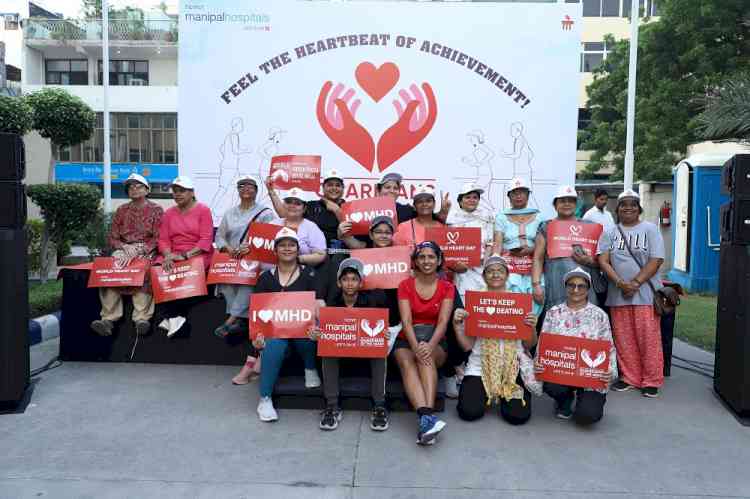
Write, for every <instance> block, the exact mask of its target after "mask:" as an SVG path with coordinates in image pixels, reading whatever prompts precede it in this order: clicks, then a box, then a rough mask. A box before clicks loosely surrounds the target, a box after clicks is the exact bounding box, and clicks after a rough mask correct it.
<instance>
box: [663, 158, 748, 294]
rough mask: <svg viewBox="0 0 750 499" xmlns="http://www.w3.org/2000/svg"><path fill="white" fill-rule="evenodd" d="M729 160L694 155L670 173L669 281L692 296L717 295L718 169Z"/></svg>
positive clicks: (720, 197) (721, 199) (722, 199)
mask: <svg viewBox="0 0 750 499" xmlns="http://www.w3.org/2000/svg"><path fill="white" fill-rule="evenodd" d="M732 156H733V153H726V154H721V153H719V154H696V155H694V156H690V157H689V158H686V159H684V160H682V161H680V162H679V163H678V164H677V166H675V167H674V168H673V169H672V174H673V178H674V194H673V202H672V206H673V207H674V210H673V212H672V224H673V230H672V248H673V249H672V251H673V254H672V257H673V258H672V269H671V270H670V271H669V272H668V273H667V278H668V279H669V280H670V281H673V282H676V283H678V284H680V285H681V286H682V287H683V288H685V289H686V290H687V291H689V292H693V293H699V292H704V293H714V294H715V293H718V291H719V248H720V233H721V227H720V218H719V216H720V210H721V205H722V204H724V203H725V202H727V201H728V198H727V197H726V196H724V195H722V194H721V169H722V166H723V165H724V163H725V162H726V161H727V160H729V158H731V157H732Z"/></svg>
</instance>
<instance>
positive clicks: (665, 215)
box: [659, 201, 672, 227]
mask: <svg viewBox="0 0 750 499" xmlns="http://www.w3.org/2000/svg"><path fill="white" fill-rule="evenodd" d="M659 223H660V224H661V225H663V226H665V227H668V226H669V225H670V224H671V223H672V207H671V206H670V205H669V201H664V204H663V205H661V208H660V209H659Z"/></svg>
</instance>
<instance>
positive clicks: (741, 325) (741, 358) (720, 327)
mask: <svg viewBox="0 0 750 499" xmlns="http://www.w3.org/2000/svg"><path fill="white" fill-rule="evenodd" d="M719 265H720V266H719V299H718V303H717V313H716V361H715V365H714V389H715V390H716V392H717V393H718V394H719V395H720V396H721V398H722V399H724V401H725V402H726V403H727V404H728V405H729V406H730V407H731V408H732V409H733V410H734V411H735V412H736V413H737V414H738V415H739V416H741V417H743V418H748V417H750V361H749V360H748V359H750V320H749V317H750V316H749V313H750V307H748V303H750V246H737V245H731V244H724V245H722V246H721V253H720V257H719Z"/></svg>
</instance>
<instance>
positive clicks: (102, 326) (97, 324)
mask: <svg viewBox="0 0 750 499" xmlns="http://www.w3.org/2000/svg"><path fill="white" fill-rule="evenodd" d="M113 326H114V323H113V322H112V321H108V320H107V319H101V320H96V321H94V322H92V323H91V329H93V330H94V332H95V333H96V334H98V335H99V336H112V327H113Z"/></svg>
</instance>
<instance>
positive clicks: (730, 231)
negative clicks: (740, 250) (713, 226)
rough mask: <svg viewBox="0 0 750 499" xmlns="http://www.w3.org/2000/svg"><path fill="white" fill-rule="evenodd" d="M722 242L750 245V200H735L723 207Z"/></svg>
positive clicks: (721, 213) (721, 217)
mask: <svg viewBox="0 0 750 499" xmlns="http://www.w3.org/2000/svg"><path fill="white" fill-rule="evenodd" d="M719 217H720V219H719V222H720V225H721V240H722V242H725V243H729V244H750V198H749V199H741V198H739V199H738V198H733V199H732V200H731V201H730V202H729V203H724V204H723V205H722V206H721V211H720V215H719Z"/></svg>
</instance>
